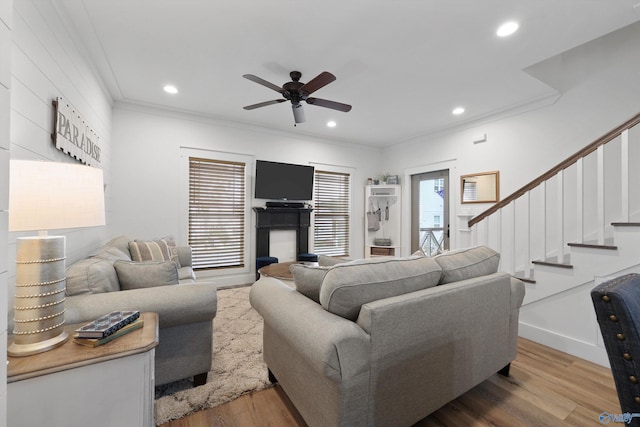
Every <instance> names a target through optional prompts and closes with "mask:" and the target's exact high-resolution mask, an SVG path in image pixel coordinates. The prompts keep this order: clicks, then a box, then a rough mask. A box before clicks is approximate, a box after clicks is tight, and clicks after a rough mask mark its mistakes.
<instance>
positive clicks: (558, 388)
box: [162, 338, 620, 427]
mask: <svg viewBox="0 0 640 427" xmlns="http://www.w3.org/2000/svg"><path fill="white" fill-rule="evenodd" d="M602 412H609V413H611V414H618V413H620V404H619V403H618V397H617V394H616V389H615V385H614V383H613V378H612V377H611V371H610V370H609V369H607V368H603V367H602V366H599V365H596V364H593V363H590V362H587V361H585V360H582V359H579V358H577V357H574V356H570V355H568V354H566V353H562V352H560V351H557V350H554V349H551V348H549V347H545V346H543V345H540V344H537V343H534V342H532V341H528V340H526V339H523V338H520V339H519V340H518V357H517V359H516V360H515V361H514V362H513V363H512V364H511V372H510V376H509V378H505V377H502V376H499V375H497V374H496V375H494V376H492V377H491V378H489V379H488V380H486V381H485V382H483V383H482V384H480V385H478V386H477V387H475V388H474V389H472V390H470V391H469V392H467V393H465V394H464V395H462V396H460V397H459V398H458V399H456V400H454V401H452V402H450V403H448V404H447V405H445V406H444V407H442V408H440V409H439V410H438V411H436V412H434V413H433V414H431V415H429V416H428V417H427V418H425V419H423V420H421V421H420V422H418V423H417V424H416V425H415V426H414V427H450V426H455V427H457V426H471V427H484V426H505V427H513V426H536V427H537V426H545V427H552V426H580V427H584V426H600V425H602V424H601V423H600V422H599V418H598V417H599V415H600V414H601V413H602ZM210 426H215V427H252V426H260V427H261V426H278V427H281V426H282V427H287V426H289V427H304V426H306V423H305V422H304V420H303V419H302V417H301V416H300V414H299V413H298V412H297V411H296V409H295V407H294V406H293V405H292V404H291V402H290V401H289V399H288V398H287V396H286V394H285V393H284V392H283V391H282V389H281V388H280V387H278V386H276V387H273V388H270V389H267V390H263V391H260V392H256V393H251V394H248V395H245V396H242V397H240V398H239V399H236V400H234V401H233V402H229V403H226V404H224V405H221V406H218V407H217V408H212V409H208V410H205V411H201V412H198V413H196V414H193V415H190V416H188V417H185V418H182V419H180V420H175V421H171V422H169V423H166V424H163V425H162V427H210Z"/></svg>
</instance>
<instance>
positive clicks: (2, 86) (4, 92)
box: [0, 0, 13, 427]
mask: <svg viewBox="0 0 640 427" xmlns="http://www.w3.org/2000/svg"><path fill="white" fill-rule="evenodd" d="M12 15H13V6H12V1H11V0H0V290H2V291H0V292H4V295H2V294H0V354H6V353H7V301H8V298H7V296H8V295H7V294H6V289H7V282H8V278H7V276H8V275H9V273H8V272H7V264H8V261H7V241H8V231H7V209H8V208H9V200H8V199H9V197H8V194H9V108H10V101H9V94H10V88H11V27H12V24H11V21H12V20H11V17H12ZM6 426H7V365H6V364H5V363H4V362H2V363H0V427H6Z"/></svg>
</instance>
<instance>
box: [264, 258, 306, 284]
mask: <svg viewBox="0 0 640 427" xmlns="http://www.w3.org/2000/svg"><path fill="white" fill-rule="evenodd" d="M293 264H310V265H318V263H317V262H306V261H289V262H279V263H275V264H269V265H265V266H264V267H262V268H261V269H260V270H258V273H260V275H261V276H266V277H273V278H276V279H280V280H293V275H292V274H291V271H290V270H289V267H291V265H293Z"/></svg>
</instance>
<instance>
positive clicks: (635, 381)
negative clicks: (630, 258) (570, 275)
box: [591, 273, 640, 427]
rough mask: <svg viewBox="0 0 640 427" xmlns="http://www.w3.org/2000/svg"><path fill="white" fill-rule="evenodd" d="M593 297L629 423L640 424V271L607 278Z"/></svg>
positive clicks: (593, 292) (631, 424)
mask: <svg viewBox="0 0 640 427" xmlns="http://www.w3.org/2000/svg"><path fill="white" fill-rule="evenodd" d="M591 299H592V300H593V305H594V308H595V311H596V316H597V319H598V324H599V325H600V331H601V332H602V338H603V339H604V344H605V348H606V349H607V355H608V356H609V362H610V363H611V372H612V374H613V379H614V381H615V384H616V390H617V391H618V400H619V401H620V406H621V408H622V413H623V414H628V415H627V416H628V417H629V419H628V423H626V425H629V426H634V427H639V426H640V369H639V368H640V275H639V274H635V273H633V274H628V275H625V276H621V277H618V278H616V279H613V280H609V281H607V282H604V283H602V284H600V285H598V286H596V287H595V288H594V289H593V290H592V291H591ZM633 415H636V416H633ZM632 416H633V417H632ZM631 417H632V418H631ZM625 421H627V420H625Z"/></svg>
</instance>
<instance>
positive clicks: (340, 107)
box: [307, 98, 351, 113]
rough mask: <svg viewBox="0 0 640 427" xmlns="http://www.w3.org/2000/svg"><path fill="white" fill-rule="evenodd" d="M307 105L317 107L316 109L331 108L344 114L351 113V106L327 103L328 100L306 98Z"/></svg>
mask: <svg viewBox="0 0 640 427" xmlns="http://www.w3.org/2000/svg"><path fill="white" fill-rule="evenodd" d="M307 104H311V105H317V106H318V107H325V108H331V109H332V110H338V111H344V112H345V113H346V112H348V111H351V105H349V104H343V103H341V102H336V101H329V100H328V99H321V98H307Z"/></svg>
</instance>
